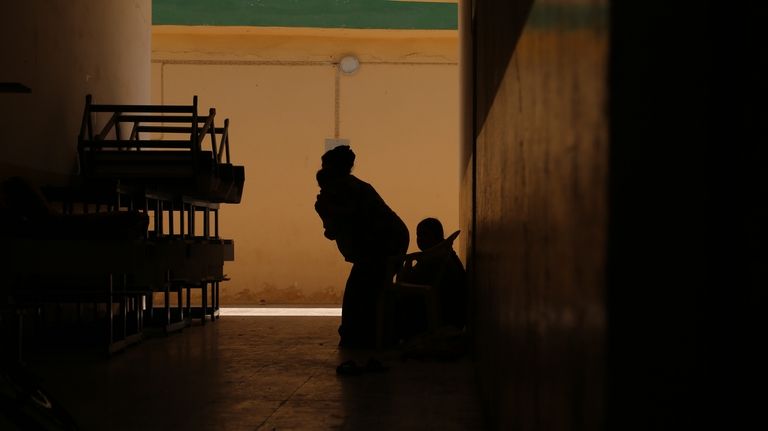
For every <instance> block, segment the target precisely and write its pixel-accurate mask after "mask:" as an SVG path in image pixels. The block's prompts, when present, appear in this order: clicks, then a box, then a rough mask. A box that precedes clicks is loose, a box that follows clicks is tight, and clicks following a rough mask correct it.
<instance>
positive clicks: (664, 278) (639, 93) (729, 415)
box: [606, 1, 768, 430]
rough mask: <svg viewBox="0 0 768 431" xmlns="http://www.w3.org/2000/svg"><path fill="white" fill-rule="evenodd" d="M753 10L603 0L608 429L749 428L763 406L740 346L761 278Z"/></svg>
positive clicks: (759, 95) (761, 174)
mask: <svg viewBox="0 0 768 431" xmlns="http://www.w3.org/2000/svg"><path fill="white" fill-rule="evenodd" d="M754 9H756V7H754V6H746V5H739V6H735V5H730V4H726V3H722V2H710V3H706V2H702V3H701V4H698V5H697V6H696V7H694V8H692V7H690V5H689V4H687V5H681V4H676V3H675V2H662V1H651V2H622V1H615V2H612V4H611V60H610V127H611V135H610V161H609V164H610V169H609V172H610V174H609V175H610V192H609V200H610V215H609V218H610V227H609V232H608V237H609V241H608V249H607V252H608V261H607V263H608V265H607V277H608V278H607V290H606V293H607V297H606V298H607V302H606V308H607V312H608V314H607V317H608V320H607V322H608V326H607V327H608V332H607V344H606V348H607V365H608V368H607V383H608V385H607V388H606V389H607V390H606V413H607V419H608V421H607V424H608V425H609V426H610V428H612V429H637V430H641V429H642V430H646V429H670V430H681V429H699V428H702V429H703V428H711V427H712V426H715V427H716V429H747V428H750V427H754V425H750V426H747V423H748V418H749V417H750V416H751V414H750V412H758V411H760V410H761V409H763V408H762V407H759V406H758V403H757V402H756V401H753V400H754V398H753V397H751V396H748V395H747V393H748V389H749V387H750V386H752V387H753V389H755V390H758V391H761V392H762V391H764V389H763V388H764V387H762V386H760V385H758V384H757V381H759V379H758V378H757V377H758V375H759V374H760V373H759V372H758V373H756V372H755V370H757V369H759V368H764V364H765V362H758V360H757V359H756V358H757V356H756V355H754V354H753V349H755V348H756V347H758V345H757V344H756V342H757V340H758V339H761V338H763V339H764V336H762V337H761V336H760V335H758V334H757V333H756V331H755V329H756V328H757V327H759V326H762V325H761V322H760V321H761V320H762V319H760V318H759V317H758V316H759V315H760V314H761V312H760V311H757V310H756V309H755V306H758V307H761V308H763V307H764V302H763V303H758V302H756V301H755V299H756V298H757V297H758V295H757V292H759V291H762V290H764V289H765V286H766V285H768V284H767V282H766V277H765V274H766V269H765V268H766V264H765V262H766V259H765V257H766V255H765V252H764V251H763V250H764V248H765V240H766V223H767V222H768V213H766V210H765V209H762V208H764V207H765V205H764V204H763V202H762V201H764V200H765V198H766V197H768V190H767V189H766V179H767V178H768V177H767V176H766V172H768V169H766V166H768V165H766V162H768V160H766V158H765V156H763V155H760V154H762V153H764V151H762V150H760V149H759V147H761V146H764V145H763V144H764V143H765V142H766V138H765V124H766V122H767V121H768V115H766V112H768V111H767V110H766V108H765V106H766V104H765V100H766V99H765V97H766V91H765V89H766V83H765V81H766V76H768V75H767V74H768V69H767V68H766V55H765V54H764V52H765V49H764V48H762V47H761V46H760V43H759V42H758V41H759V40H760V39H761V37H760V36H759V35H760V34H761V33H763V32H761V31H760V30H759V29H761V28H763V27H764V26H765V21H764V16H763V15H761V14H758V13H756V11H755V10H754ZM761 16H762V17H763V18H759V17H761ZM758 142H761V144H758ZM763 314H764V312H763ZM762 323H763V324H764V322H762ZM761 332H762V331H761ZM756 364H761V365H760V367H753V365H756ZM763 374H764V373H763ZM753 414H754V413H752V415H753ZM760 421H761V422H763V423H764V422H765V419H764V418H761V419H760Z"/></svg>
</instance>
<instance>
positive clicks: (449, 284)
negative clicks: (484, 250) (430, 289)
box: [398, 218, 467, 338]
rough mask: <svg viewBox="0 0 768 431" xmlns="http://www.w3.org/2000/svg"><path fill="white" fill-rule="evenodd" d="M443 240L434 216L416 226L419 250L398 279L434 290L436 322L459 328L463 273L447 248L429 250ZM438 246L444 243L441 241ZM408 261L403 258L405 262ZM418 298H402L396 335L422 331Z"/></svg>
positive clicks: (464, 316)
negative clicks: (436, 308) (436, 301)
mask: <svg viewBox="0 0 768 431" xmlns="http://www.w3.org/2000/svg"><path fill="white" fill-rule="evenodd" d="M444 241H445V234H444V232H443V225H442V223H440V220H438V219H436V218H426V219H424V220H422V221H421V222H419V224H418V225H417V227H416V244H417V245H418V246H419V249H420V250H421V251H422V253H420V254H416V256H417V257H415V259H414V260H415V262H416V263H415V264H414V265H413V267H411V268H408V267H406V268H404V270H403V271H402V272H401V275H400V276H399V279H398V281H401V282H405V283H414V284H422V285H432V286H434V287H435V289H436V290H437V298H438V305H439V317H440V322H441V323H442V324H443V325H450V326H452V327H454V329H457V330H461V329H464V327H465V326H466V324H467V303H466V301H467V287H466V273H465V271H464V266H463V265H462V263H461V260H460V259H459V257H458V256H457V255H456V252H455V251H454V250H453V248H452V247H450V244H449V245H448V247H445V249H440V252H433V251H435V249H436V248H437V247H440V246H441V243H443V242H444ZM442 246H445V245H444V244H442ZM408 262H410V260H407V261H406V265H407V264H408ZM420 299H421V298H408V297H405V298H402V300H401V303H400V304H399V307H398V308H399V309H400V316H399V317H398V320H400V322H399V330H398V332H399V333H400V336H401V337H403V338H408V337H409V336H413V335H418V334H420V333H422V332H424V330H426V326H427V324H426V305H425V304H424V303H423V301H420Z"/></svg>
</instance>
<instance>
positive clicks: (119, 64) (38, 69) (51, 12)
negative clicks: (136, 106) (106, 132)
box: [0, 0, 152, 182]
mask: <svg viewBox="0 0 768 431" xmlns="http://www.w3.org/2000/svg"><path fill="white" fill-rule="evenodd" d="M151 8H152V4H151V1H150V0H130V1H127V0H109V1H97V2H94V1H87V0H77V1H64V0H56V1H47V2H41V1H32V2H9V4H8V5H6V6H3V9H4V10H3V13H2V14H1V15H0V40H3V41H4V42H6V43H4V51H3V58H2V62H3V63H2V67H0V82H21V83H22V84H24V85H26V86H27V87H30V88H31V89H32V93H31V94H2V95H0V97H2V98H1V99H0V118H3V123H4V124H5V125H7V127H5V128H4V131H3V139H2V143H1V144H0V168H1V169H2V170H1V171H0V176H3V177H4V176H7V175H18V174H23V175H27V176H32V177H35V178H33V179H35V180H37V181H40V182H49V181H63V182H65V181H67V179H68V178H67V177H68V175H70V174H73V173H75V172H76V169H77V161H76V160H77V155H76V149H77V133H78V131H79V128H80V122H81V119H82V115H83V114H82V113H83V107H84V105H85V95H86V94H88V93H91V94H93V96H94V101H95V102H96V103H148V102H149V96H150V40H151Z"/></svg>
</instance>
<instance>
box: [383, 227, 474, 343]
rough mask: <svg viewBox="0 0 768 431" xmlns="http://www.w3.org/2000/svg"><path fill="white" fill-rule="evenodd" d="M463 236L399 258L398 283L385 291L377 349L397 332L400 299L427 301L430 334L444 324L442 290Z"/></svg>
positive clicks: (453, 237) (453, 234) (456, 235)
mask: <svg viewBox="0 0 768 431" xmlns="http://www.w3.org/2000/svg"><path fill="white" fill-rule="evenodd" d="M459 233H461V231H458V230H457V231H456V232H454V233H452V234H451V235H449V236H448V237H447V238H445V239H444V240H443V241H441V242H439V243H438V244H436V245H434V246H432V247H430V248H428V249H427V250H424V251H418V252H415V253H409V254H406V255H405V256H400V257H399V258H397V259H398V261H397V262H396V264H397V267H398V271H397V273H396V274H395V277H394V282H393V283H392V285H391V286H390V287H389V288H388V289H384V291H383V294H382V296H381V297H380V300H379V304H378V305H379V307H378V316H377V338H378V339H377V347H379V348H383V347H384V345H385V344H386V338H387V337H388V336H391V335H392V334H393V333H394V326H395V319H396V317H397V316H398V314H397V303H398V300H399V299H402V298H406V297H411V298H419V299H421V300H423V301H424V304H425V306H426V323H427V328H426V330H427V331H428V332H429V331H434V330H436V329H437V328H439V327H441V326H442V325H443V323H444V322H443V320H442V310H441V309H440V296H439V292H438V288H439V287H440V285H441V283H442V281H443V277H444V275H445V269H446V268H447V266H448V263H449V262H450V259H451V256H452V255H453V253H454V252H453V243H454V241H455V240H456V238H457V237H458V236H459Z"/></svg>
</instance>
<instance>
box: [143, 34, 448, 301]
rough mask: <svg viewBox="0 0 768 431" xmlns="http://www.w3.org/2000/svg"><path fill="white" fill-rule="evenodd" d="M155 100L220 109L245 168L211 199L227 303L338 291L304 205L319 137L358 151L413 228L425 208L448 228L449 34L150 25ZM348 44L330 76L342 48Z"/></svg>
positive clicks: (337, 261) (335, 260)
mask: <svg viewBox="0 0 768 431" xmlns="http://www.w3.org/2000/svg"><path fill="white" fill-rule="evenodd" d="M152 44H153V53H152V62H153V64H152V94H153V96H152V97H153V102H155V103H161V102H162V103H188V102H189V101H190V100H191V98H192V96H193V95H195V94H196V95H198V96H199V97H200V104H201V107H202V108H203V109H207V108H208V107H209V106H212V107H215V108H216V109H217V118H221V120H220V121H223V119H224V118H230V121H231V123H230V133H231V137H232V138H231V145H232V156H233V159H234V162H235V163H239V164H244V165H245V166H246V183H245V192H244V195H243V202H242V203H241V204H239V205H231V206H227V207H226V208H224V209H223V210H222V217H221V219H222V229H221V232H222V235H224V236H226V237H229V238H234V239H235V244H236V260H235V262H231V263H227V264H226V265H227V266H226V268H225V272H226V273H227V274H228V275H229V276H230V277H231V279H232V280H231V281H229V282H228V283H226V284H225V285H224V287H223V292H222V301H223V303H224V305H227V304H235V303H238V304H249V303H250V304H253V303H259V302H261V301H263V302H266V303H268V304H274V303H339V301H340V298H341V294H342V291H343V287H344V283H345V280H346V276H347V274H348V272H349V264H347V263H345V262H344V261H343V259H342V258H341V255H340V254H339V253H338V251H337V250H336V247H335V244H334V243H332V242H330V241H328V240H326V239H325V238H324V237H323V235H322V225H321V222H320V220H319V218H318V217H317V215H316V213H315V211H314V208H313V204H314V200H315V195H316V194H317V191H318V189H317V186H316V183H315V177H314V175H315V172H316V171H317V169H319V167H320V156H321V155H322V153H323V150H324V140H325V138H333V137H334V135H335V134H336V132H337V131H338V136H339V137H341V138H346V139H350V141H351V146H352V148H353V149H354V150H355V152H356V153H357V155H358V163H357V165H356V167H355V171H354V173H355V174H356V175H357V176H359V177H360V178H361V179H363V180H365V181H368V182H370V183H371V184H373V185H374V187H376V189H377V190H378V191H379V193H380V194H381V195H382V197H383V198H384V199H385V200H386V201H387V202H388V203H389V204H390V206H391V207H392V208H393V209H394V210H395V211H396V212H397V213H398V214H400V216H401V217H402V218H403V220H404V221H405V222H406V224H407V225H408V227H409V229H410V230H411V232H412V241H411V249H412V250H413V249H415V239H414V237H415V233H414V231H415V226H416V224H417V223H418V222H419V220H421V219H422V218H424V217H427V216H435V217H438V218H440V219H441V220H443V222H444V224H445V227H446V230H447V231H453V230H455V229H457V228H458V177H459V175H458V169H459V168H458V166H459V163H458V66H457V35H456V33H455V32H419V31H405V32H403V31H400V32H386V31H361V30H357V31H355V30H305V29H252V28H240V29H238V28H234V29H231V28H227V29H221V28H205V29H200V28H184V27H155V28H154V29H153V41H152ZM350 53H351V54H354V55H356V56H358V58H359V59H360V62H361V66H360V68H359V70H358V71H357V72H355V73H354V74H352V75H344V74H339V76H338V87H337V70H336V64H337V62H338V59H339V58H340V57H341V56H343V55H344V54H350Z"/></svg>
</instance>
